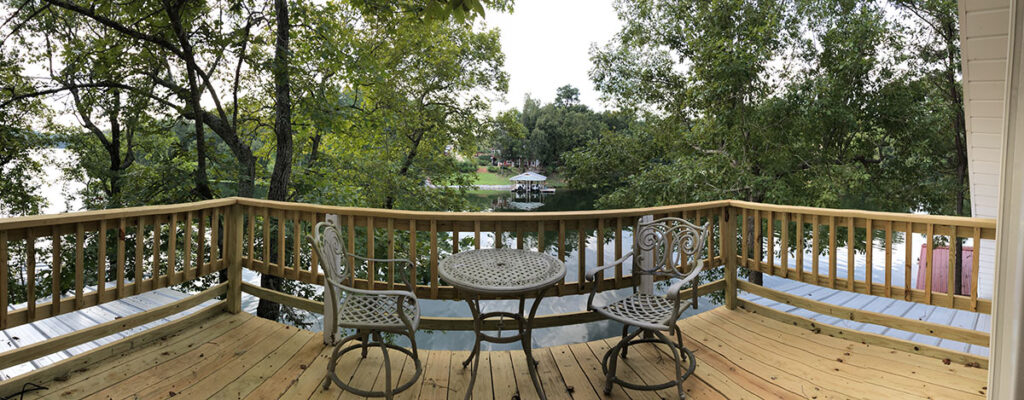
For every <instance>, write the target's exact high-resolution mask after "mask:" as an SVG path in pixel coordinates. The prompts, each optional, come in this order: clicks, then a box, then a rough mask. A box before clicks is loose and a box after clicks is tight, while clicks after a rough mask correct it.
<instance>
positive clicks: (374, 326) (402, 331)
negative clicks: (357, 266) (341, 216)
mask: <svg viewBox="0 0 1024 400" xmlns="http://www.w3.org/2000/svg"><path fill="white" fill-rule="evenodd" d="M340 232H341V231H340V230H339V228H338V226H337V225H336V224H334V223H332V222H321V223H319V224H316V227H315V228H314V229H313V237H312V240H311V242H312V243H313V247H314V249H315V250H316V252H317V255H318V256H319V258H320V265H322V266H323V269H324V274H325V276H326V278H327V285H325V286H326V288H325V289H326V290H327V291H328V292H329V293H327V294H329V296H326V297H325V300H327V299H335V301H330V302H329V303H330V304H329V306H330V307H331V311H332V312H333V315H335V316H336V318H337V328H344V329H354V330H355V333H354V334H352V335H349V336H347V337H345V338H344V339H342V340H341V341H339V342H338V343H337V344H335V347H334V351H333V352H332V353H331V359H330V361H329V362H328V363H327V377H326V378H324V389H325V390H326V389H328V388H330V386H331V381H334V383H335V384H337V385H338V386H339V387H341V388H342V389H344V390H346V391H349V392H352V393H354V394H357V395H360V396H370V397H386V398H388V399H392V398H394V395H395V394H396V393H399V392H401V391H403V390H405V389H408V388H409V387H410V386H412V384H413V383H415V382H416V380H417V379H419V377H420V373H421V372H423V368H422V365H420V359H419V352H418V351H417V349H416V328H417V327H418V326H419V324H420V307H419V303H418V302H417V300H416V295H415V294H414V293H413V292H414V290H413V286H412V285H411V284H410V283H409V280H408V279H406V274H398V273H396V274H395V275H396V276H398V277H399V279H400V280H401V281H402V283H404V284H405V286H406V288H408V291H406V290H362V289H356V288H353V287H350V286H346V285H345V283H344V282H346V281H348V280H349V277H350V274H352V273H353V269H354V266H350V265H347V264H348V257H354V258H356V259H359V260H362V261H374V262H378V263H392V262H393V263H395V266H396V267H397V266H398V265H405V266H406V268H405V270H406V272H410V271H409V268H408V267H409V266H410V265H411V264H410V263H409V260H404V259H376V258H366V257H360V256H357V255H354V254H346V253H345V240H344V239H342V237H341V233H340ZM400 263H403V264H400ZM325 322H326V321H325ZM327 329H331V328H329V327H327V326H324V330H325V331H326V330H327ZM383 332H389V333H394V334H399V335H405V336H406V337H408V338H409V341H410V342H411V343H412V351H409V349H406V348H404V347H400V346H396V345H394V344H391V343H387V342H385V341H384V340H383V338H382V335H381V333H383ZM356 339H361V342H362V343H355V344H352V345H349V346H345V344H346V343H348V342H350V341H353V340H356ZM371 339H372V340H371ZM369 347H379V348H380V349H381V352H383V354H384V371H386V372H385V379H386V381H385V386H384V387H385V389H384V391H382V392H371V391H366V390H363V389H359V388H355V387H352V386H349V385H348V384H347V383H346V382H344V381H342V380H341V379H339V378H338V374H337V373H336V372H335V369H336V367H337V364H338V358H340V357H341V356H342V355H344V354H345V353H348V352H350V351H352V350H355V349H358V348H362V357H363V358H366V351H367V349H368V348H369ZM388 349H392V350H396V351H399V352H401V353H404V354H405V355H407V356H409V357H410V358H412V360H413V361H414V362H416V373H415V374H414V375H413V376H412V378H410V379H409V380H408V381H406V382H405V383H403V384H401V385H399V386H398V387H393V383H392V381H391V361H390V359H389V358H388Z"/></svg>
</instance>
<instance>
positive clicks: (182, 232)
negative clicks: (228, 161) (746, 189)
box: [0, 198, 995, 367]
mask: <svg viewBox="0 0 1024 400" xmlns="http://www.w3.org/2000/svg"><path fill="white" fill-rule="evenodd" d="M648 215H649V216H652V217H654V218H659V217H665V216H674V217H682V218H686V219H690V220H692V221H695V222H698V223H706V222H707V223H710V225H711V227H712V234H711V240H709V242H708V249H707V254H708V257H707V261H706V263H707V264H706V266H707V267H708V268H717V267H720V266H724V268H723V271H724V279H722V280H719V281H715V282H711V283H708V284H705V285H703V286H701V287H700V288H698V293H699V294H707V293H710V292H713V291H718V290H724V293H725V303H726V306H727V307H729V308H736V307H743V308H747V309H748V310H751V311H755V312H760V313H762V314H765V315H768V316H772V317H774V318H778V319H781V320H784V321H786V322H787V323H793V324H796V325H801V326H808V327H809V329H815V330H816V331H819V332H820V331H823V330H824V331H827V332H830V334H833V335H839V336H844V335H846V336H850V335H856V339H857V340H858V341H863V342H872V343H880V344H883V345H887V346H890V347H897V348H901V349H910V350H908V351H917V352H919V353H922V354H927V355H932V356H937V357H949V358H952V359H955V360H958V361H964V362H978V361H979V360H981V361H982V362H983V358H979V357H972V356H970V355H965V354H960V353H956V352H949V351H943V350H942V349H935V348H930V347H928V346H918V345H915V344H913V343H910V342H905V343H904V342H901V341H898V340H895V339H886V338H882V337H878V335H874V336H871V335H869V334H864V333H856V332H849V331H848V330H846V331H844V330H842V329H838V328H834V327H828V326H827V325H823V324H820V323H817V322H814V321H810V320H806V319H802V317H798V316H795V315H792V314H786V313H781V312H778V311H774V310H771V309H768V308H766V307H762V306H758V305H757V304H754V303H752V302H749V301H744V300H743V299H742V298H739V297H738V296H737V293H738V292H739V291H747V292H750V293H753V294H755V295H758V296H762V297H766V298H770V299H772V300H775V301H779V302H782V303H788V304H792V305H794V306H796V307H801V308H805V309H808V310H812V311H815V312H819V313H823V314H827V315H832V316H836V317H841V318H847V319H852V320H858V321H864V322H870V323H875V324H881V325H887V326H892V327H896V328H899V329H903V330H907V331H911V332H918V333H924V334H928V335H933V336H937V337H942V338H948V339H951V340H958V341H963V342H965V343H971V344H985V343H987V338H988V335H987V334H984V333H980V332H975V331H970V330H966V329H960V328H951V327H946V326H941V325H938V324H931V323H926V322H922V321H916V320H911V319H906V318H900V317H895V316H889V315H883V314H878V313H868V312H863V311H859V310H854V309H847V308H843V307H837V306H833V305H829V304H826V303H821V302H816V301H813V300H809V299H806V298H802V297H798V296H794V295H791V294H788V293H784V292H779V291H774V290H771V289H768V288H763V287H759V286H755V285H752V284H748V283H746V282H740V281H739V278H738V276H739V275H741V274H739V272H740V271H741V270H740V269H741V268H743V269H746V270H747V271H748V272H754V271H757V272H762V273H765V274H770V275H774V276H778V277H782V278H785V279H792V280H796V281H800V282H804V283H808V284H814V285H819V286H824V287H829V288H835V289H838V290H846V291H851V292H857V293H863V294H869V295H873V296H883V297H889V298H894V299H900V300H907V301H913V302H919V303H926V304H933V305H937V306H942V307H949V308H956V309H962V310H971V311H976V312H980V313H989V312H991V308H992V304H991V300H988V299H984V298H980V297H979V295H978V276H979V264H978V260H979V258H980V257H979V252H980V251H981V248H982V246H979V243H980V241H981V240H985V239H992V238H994V235H995V221H994V220H986V219H977V218H961V217H941V216H928V215H911V214H895V213H879V212H867V211H856V210H831V209H818V208H807V207H789V206H776V205H767V204H757V203H749V202H742V201H732V200H726V201H715V202H706V203H695V204H684V205H674V206H665V207H654V208H642V209H627V210H601V211H573V212H525V213H446V212H416V211H398V210H381V209H365V208H348V207H332V206H322V205H314V204H299V203H287V202H274V201H265V200H255V199H245V198H227V199H220V200H211V201H204V202H196V203H189V204H177V205H168V206H152V207H137V208H127V209H118V210H101V211H89V212H81V213H70V214H60V215H45V216H31V217H21V218H9V219H0V329H6V328H10V327H14V326H18V325H21V324H25V323H29V322H32V321H36V320H39V319H43V318H47V317H50V316H54V315H58V314H61V313H66V312H70V311H73V310H78V309H82V308H85V307H89V306H93V305H97V304H102V303H106V302H109V301H113V300H116V299H120V298H124V297H127V296H131V295H135V294H139V293H143V292H146V291H150V290H154V289H157V288H161V287H165V286H171V285H178V284H182V283H187V282H192V281H194V280H196V279H206V280H207V285H208V284H213V283H215V282H214V278H213V275H212V274H213V273H215V272H219V271H223V270H226V272H227V277H228V280H227V282H225V283H221V284H219V285H216V286H213V287H212V288H210V289H207V290H206V291H203V292H202V293H200V294H197V295H195V296H193V297H190V298H186V299H184V300H181V301H178V302H175V303H172V304H169V305H168V306H165V307H162V308H161V309H159V310H156V311H153V312H148V313H143V314H140V315H139V316H133V317H131V318H123V319H121V320H115V321H111V322H110V323H106V324H103V325H102V326H100V327H98V328H97V329H90V330H85V331H82V332H76V333H72V334H69V335H66V336H62V337H60V338H59V339H60V340H61V341H60V342H59V343H60V344H61V345H74V344H78V343H84V341H88V340H94V339H95V338H98V337H100V336H97V335H107V334H109V333H112V332H114V331H117V329H129V328H131V327H135V326H139V325H141V324H144V323H147V322H150V321H153V320H155V319H158V318H162V317H163V316H166V315H169V314H167V313H171V312H176V311H175V310H181V309H183V308H182V307H192V306H195V305H198V304H199V303H201V302H202V301H205V300H209V299H213V298H215V297H218V296H221V295H223V296H224V297H225V299H224V300H222V301H220V302H218V303H217V304H216V305H214V306H211V307H208V308H206V309H205V310H204V311H203V312H201V313H199V314H198V315H200V316H202V315H209V313H212V312H218V311H220V310H226V311H229V312H240V307H241V293H243V292H245V293H249V294H251V295H255V296H258V297H261V298H267V299H270V300H272V301H276V302H280V303H282V304H286V305H290V306H295V307H298V308H301V309H305V310H309V311H312V312H322V310H323V303H322V302H318V301H314V300H309V299H305V298H301V297H297V296H293V295H289V294H285V293H280V292H275V291H271V290H268V289H264V288H261V287H259V286H255V285H249V284H246V283H244V282H242V279H241V277H242V270H243V268H249V269H251V270H254V271H257V272H260V273H263V274H268V275H273V276H278V277H281V278H285V279H290V280H294V281H298V282H304V283H309V284H316V285H322V284H323V282H324V275H323V271H320V268H319V264H318V260H317V259H316V254H315V252H313V251H312V248H311V245H310V243H309V242H308V239H307V235H309V234H310V233H311V231H312V229H313V226H314V225H315V224H316V223H317V222H320V221H323V220H325V219H326V218H328V217H330V218H337V221H338V222H339V223H340V224H341V225H342V226H343V227H344V229H343V230H344V235H345V238H346V244H347V246H348V251H349V252H350V253H352V254H359V255H364V256H368V257H376V258H380V257H383V258H407V259H409V260H411V262H412V263H413V264H414V265H415V266H416V269H415V276H414V280H415V284H416V289H415V290H416V292H417V295H418V296H420V297H421V298H424V299H454V298H456V297H457V293H456V292H455V289H454V288H452V287H451V286H448V285H446V284H445V282H443V281H442V280H441V279H440V277H439V276H438V274H437V267H438V263H439V261H440V260H442V259H443V258H444V257H445V256H447V255H448V254H452V253H457V252H459V251H463V250H465V249H468V248H481V247H502V246H514V247H516V248H523V249H534V250H538V251H543V252H547V253H549V254H552V255H555V256H557V257H558V258H560V259H561V260H563V261H569V262H570V264H571V265H568V267H569V269H570V273H569V274H567V277H566V279H565V280H564V281H562V282H559V283H558V284H557V290H556V291H555V293H554V294H555V295H557V296H566V295H578V294H584V293H587V292H588V291H589V290H590V286H589V285H592V284H597V285H600V286H599V288H600V289H602V290H610V289H617V288H624V287H628V286H630V285H632V284H633V282H632V279H631V277H630V271H629V269H628V267H623V266H619V267H617V268H615V269H614V270H613V271H609V273H608V274H607V275H606V276H602V277H601V279H599V280H598V281H597V283H588V282H585V280H583V279H581V277H582V276H583V275H584V271H585V270H586V268H587V267H588V265H589V266H594V265H603V264H604V263H607V262H610V261H612V260H615V259H618V258H620V257H621V256H622V254H624V253H625V252H627V251H629V250H630V247H631V240H630V239H629V237H630V235H631V232H632V226H633V225H634V223H635V222H636V220H637V219H638V218H640V217H642V216H648ZM851 233H852V235H851ZM915 234H924V235H925V240H924V243H925V245H926V248H927V250H928V252H927V254H929V255H930V254H931V253H932V252H931V251H930V250H931V249H932V248H933V247H934V246H935V243H938V242H940V241H944V242H946V243H955V240H961V241H963V240H967V241H969V242H970V243H972V244H973V249H974V250H973V251H974V258H973V260H974V262H973V264H972V265H970V266H969V268H971V269H972V272H973V273H972V274H971V282H970V285H969V286H970V288H971V291H970V293H955V291H952V290H951V291H948V292H940V291H937V290H934V288H933V286H932V283H933V282H931V276H932V274H931V271H932V268H933V263H934V260H932V259H931V256H928V257H927V259H926V260H925V268H926V270H927V271H926V272H927V274H926V276H927V281H926V285H925V288H924V289H918V288H916V287H913V286H912V285H911V284H910V282H911V281H912V279H911V278H913V277H910V276H909V271H910V270H911V268H910V267H911V261H910V260H912V259H913V253H912V251H913V246H906V249H905V251H906V258H905V259H906V260H907V261H906V262H905V265H904V266H903V268H904V271H905V272H904V277H903V278H904V279H902V284H899V285H897V284H895V283H894V282H895V280H894V271H895V268H894V267H896V266H895V265H893V255H894V251H895V250H894V243H898V242H899V241H900V240H901V238H902V240H906V237H908V235H910V236H913V235H915ZM876 241H877V242H879V243H881V247H882V248H884V256H882V257H875V256H874V253H873V252H872V251H867V252H864V251H862V249H871V248H872V246H871V245H869V244H873V243H875V242H876ZM47 244H49V248H47ZM913 244H917V243H913ZM952 247H953V248H955V246H952ZM588 249H592V253H591V252H590V251H587V250H588ZM40 250H42V251H46V252H48V253H49V254H48V256H43V257H44V258H40ZM808 250H810V251H808ZM844 250H845V259H846V260H847V262H848V265H849V271H850V273H847V274H845V275H841V274H839V272H840V271H839V269H838V260H839V257H841V256H843V255H841V254H840V253H841V252H844ZM950 253H953V254H951V260H950V263H949V266H948V268H950V271H948V272H949V273H948V274H947V276H948V277H949V282H947V287H949V288H952V287H953V286H954V284H955V282H954V279H953V275H954V274H953V273H954V271H952V266H953V265H954V260H955V259H956V258H955V257H959V255H958V254H955V252H952V251H951V252H950ZM573 254H575V256H573ZM824 257H827V259H825V258H824ZM857 258H860V259H863V260H864V261H865V262H864V263H863V264H861V265H866V266H867V267H860V268H866V269H865V270H864V271H863V274H862V275H861V274H856V273H853V272H854V271H855V270H854V268H857V267H856V266H857V265H858V262H857V260H856V259H857ZM46 260H49V263H46V262H45V261H46ZM100 260H102V261H100ZM350 261H353V260H350ZM791 261H792V262H791ZM45 264H50V265H52V266H54V267H53V268H52V269H51V267H47V266H46V265H45ZM13 265H17V266H18V267H19V268H18V270H19V271H23V272H24V276H17V277H16V279H13V280H12V279H9V278H10V277H11V274H10V273H9V272H10V271H11V270H10V267H11V266H13ZM874 266H884V273H883V274H881V275H882V276H876V275H874V273H873V268H872V267H874ZM392 267H393V266H390V265H373V264H365V265H361V266H359V273H357V274H356V275H355V276H353V278H352V282H351V284H353V285H354V286H356V287H361V288H369V287H373V288H381V289H383V288H392V287H394V286H395V282H396V277H395V275H394V269H393V268H392ZM965 267H967V266H965ZM50 271H59V272H60V273H61V274H62V275H63V276H65V277H69V276H73V279H56V280H54V279H51V280H49V281H47V280H46V279H41V278H45V276H47V275H48V274H50ZM858 276H863V278H858ZM65 281H71V282H73V283H72V284H71V285H70V287H64V286H62V285H64V284H63V283H62V282H65ZM93 286H94V287H95V289H91V287H93ZM9 298H13V299H21V301H20V302H24V303H25V305H23V306H19V307H18V308H16V309H13V310H9V308H10V307H9V305H8V299H9ZM40 299H48V300H49V301H45V300H44V301H39V300H40ZM15 302H16V303H18V302H19V301H15ZM197 318H198V317H197ZM593 320H596V317H595V314H593V313H588V312H586V311H585V310H580V311H579V312H573V313H568V314H557V315H549V316H541V317H540V318H539V320H538V324H539V325H538V326H559V325H568V324H576V323H582V322H588V321H593ZM182 323H184V322H182ZM421 326H422V327H424V328H428V329H455V330H458V329H471V327H472V325H471V322H470V321H469V319H468V318H436V317H432V316H424V319H423V323H422V325H421ZM485 329H486V327H485ZM829 329H831V330H829ZM150 336H152V335H150ZM150 336H147V337H148V338H149V339H153V338H155V337H156V336H152V337H150ZM52 340H56V339H51V341H52ZM51 344H52V343H51ZM44 348H46V349H49V350H54V348H53V347H52V346H51V347H45V346H36V347H33V349H34V350H32V352H29V353H24V354H21V355H18V354H16V353H17V351H12V352H7V353H0V367H2V366H3V365H6V362H14V361H22V360H24V359H25V357H29V356H34V355H35V354H36V352H40V351H43V350H42V349H44ZM58 350H59V349H58ZM26 354H27V355H26Z"/></svg>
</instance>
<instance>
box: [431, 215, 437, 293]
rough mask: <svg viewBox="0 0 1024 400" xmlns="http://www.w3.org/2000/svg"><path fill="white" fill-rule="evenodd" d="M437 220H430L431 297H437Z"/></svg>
mask: <svg viewBox="0 0 1024 400" xmlns="http://www.w3.org/2000/svg"><path fill="white" fill-rule="evenodd" d="M437 258H438V254H437V220H434V219H432V220H430V297H432V298H435V299H436V298H437V288H438V276H437Z"/></svg>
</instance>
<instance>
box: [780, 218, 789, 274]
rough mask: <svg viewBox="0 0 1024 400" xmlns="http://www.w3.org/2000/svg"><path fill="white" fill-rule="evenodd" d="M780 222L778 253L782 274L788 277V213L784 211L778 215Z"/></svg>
mask: <svg viewBox="0 0 1024 400" xmlns="http://www.w3.org/2000/svg"><path fill="white" fill-rule="evenodd" d="M779 220H780V222H781V223H782V232H781V235H782V239H781V240H780V241H779V242H780V243H779V255H780V256H781V259H782V276H783V277H786V278H789V213H788V212H784V213H782V214H781V215H780V216H779Z"/></svg>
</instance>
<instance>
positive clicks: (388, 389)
mask: <svg viewBox="0 0 1024 400" xmlns="http://www.w3.org/2000/svg"><path fill="white" fill-rule="evenodd" d="M373 336H374V340H376V341H377V342H378V343H384V338H383V337H381V334H380V332H376V331H375V332H373ZM380 351H381V353H382V354H383V356H384V397H385V398H386V399H388V400H391V399H393V398H394V397H395V393H394V392H393V391H392V385H391V359H390V358H389V357H388V348H387V346H380Z"/></svg>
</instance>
